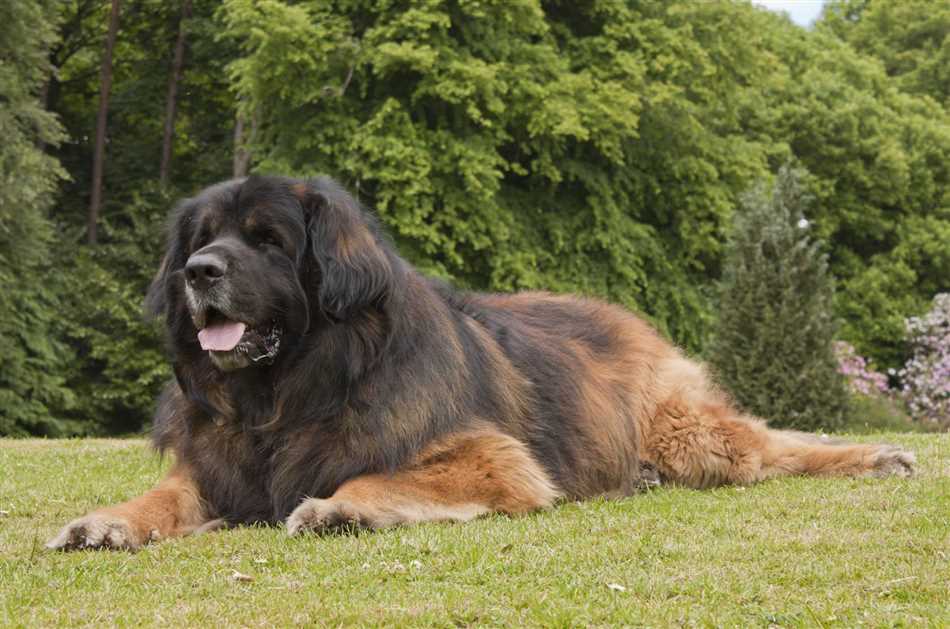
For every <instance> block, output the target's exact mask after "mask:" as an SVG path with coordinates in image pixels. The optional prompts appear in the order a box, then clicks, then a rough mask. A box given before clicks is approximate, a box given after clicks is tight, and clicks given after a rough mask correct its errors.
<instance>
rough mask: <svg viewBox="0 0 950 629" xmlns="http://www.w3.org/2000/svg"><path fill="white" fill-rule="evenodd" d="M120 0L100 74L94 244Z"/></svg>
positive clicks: (93, 197)
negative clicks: (113, 50)
mask: <svg viewBox="0 0 950 629" xmlns="http://www.w3.org/2000/svg"><path fill="white" fill-rule="evenodd" d="M119 4H120V0H112V11H111V12H110V14H109V34H108V35H107V36H106V43H105V50H104V51H103V53H102V69H101V71H100V73H99V114H98V116H97V117H96V148H95V151H94V152H93V156H92V186H91V188H92V191H91V193H90V195H89V226H88V228H87V230H86V233H87V238H88V240H89V244H90V245H94V244H96V240H97V235H96V230H97V228H98V223H99V208H100V206H101V205H102V170H103V166H104V161H105V150H106V122H107V120H108V115H109V91H110V89H111V87H112V49H113V48H114V47H115V37H116V32H117V31H118V30H119Z"/></svg>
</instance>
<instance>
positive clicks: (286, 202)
mask: <svg viewBox="0 0 950 629" xmlns="http://www.w3.org/2000/svg"><path fill="white" fill-rule="evenodd" d="M394 264H396V261H395V258H394V257H393V255H392V254H390V253H389V251H388V249H387V248H386V247H385V246H384V245H383V243H382V241H381V240H380V236H379V233H378V230H377V228H376V226H375V223H374V222H373V221H372V219H371V218H370V217H369V216H368V215H367V214H366V213H365V212H364V211H363V210H361V209H360V207H359V204H358V203H357V202H356V201H355V200H354V199H353V198H352V197H351V196H350V195H348V194H347V193H346V192H345V191H343V189H342V188H340V187H339V186H338V185H337V184H336V183H334V182H333V181H331V180H329V179H326V178H319V179H314V180H309V181H301V180H293V179H286V178H279V177H257V176H254V177H250V178H247V179H237V180H233V181H228V182H224V183H221V184H218V185H215V186H212V187H210V188H208V189H206V190H204V191H203V192H201V193H200V194H199V195H197V196H196V197H194V198H191V199H187V200H185V201H183V202H182V203H181V204H179V206H178V208H177V209H176V210H175V211H174V213H173V215H172V222H171V226H170V233H169V237H168V249H167V252H166V254H165V258H164V260H163V261H162V265H161V267H160V269H159V271H158V273H157V275H156V277H155V280H154V281H153V283H152V286H151V288H150V289H149V295H148V297H147V301H146V304H147V308H148V309H149V310H150V311H151V312H152V313H153V314H155V315H161V314H164V315H165V317H166V321H167V324H168V327H169V329H170V332H171V338H172V341H173V343H174V345H175V349H176V351H177V352H178V353H185V354H187V353H189V352H194V353H199V352H207V355H208V357H209V358H210V359H211V362H212V363H213V364H214V366H215V367H217V369H219V370H221V371H234V370H237V369H243V368H246V367H251V366H254V365H263V364H271V363H273V362H274V361H276V360H279V359H280V357H281V356H282V355H283V354H285V353H286V352H287V351H288V349H292V348H288V347H287V344H288V343H302V342H304V339H305V337H306V335H307V334H308V333H310V332H311V331H312V330H313V329H314V328H315V327H317V326H327V325H334V324H337V323H340V322H345V321H347V320H348V319H350V318H351V317H354V316H356V315H358V314H359V313H361V312H363V311H365V310H366V309H371V308H380V309H381V308H384V306H385V303H386V301H387V300H388V299H389V297H390V295H391V293H392V290H391V289H392V282H393V266H394Z"/></svg>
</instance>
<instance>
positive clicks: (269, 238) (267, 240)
mask: <svg viewBox="0 0 950 629" xmlns="http://www.w3.org/2000/svg"><path fill="white" fill-rule="evenodd" d="M254 240H255V241H257V245H258V246H260V247H263V246H264V245H270V246H272V247H280V246H281V242H280V238H278V237H277V235H276V234H274V233H273V232H262V233H259V234H257V235H256V236H255V238H254Z"/></svg>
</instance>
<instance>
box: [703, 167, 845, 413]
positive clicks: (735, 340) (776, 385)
mask: <svg viewBox="0 0 950 629" xmlns="http://www.w3.org/2000/svg"><path fill="white" fill-rule="evenodd" d="M803 174H804V173H803V171H796V170H793V169H791V168H789V167H788V166H786V167H783V168H782V169H781V171H780V172H779V174H778V177H777V178H776V181H775V184H774V186H773V187H772V188H771V190H770V189H768V188H767V186H766V185H765V184H764V183H761V182H760V183H759V184H758V185H757V186H756V187H754V188H753V189H752V190H751V191H749V192H748V193H746V194H745V195H744V196H743V197H742V199H741V201H740V207H739V209H738V212H737V213H736V215H735V218H734V223H733V231H732V235H731V238H730V243H729V251H728V254H727V257H726V262H725V266H724V268H723V279H722V281H721V283H720V286H719V291H720V292H719V296H720V300H719V302H720V303H719V318H718V322H717V326H716V329H715V336H714V339H713V342H712V345H711V349H710V354H709V359H710V363H711V364H712V365H713V366H714V367H715V368H716V371H717V372H718V375H719V379H720V382H721V383H722V385H723V386H724V387H725V389H726V390H727V391H729V392H730V393H731V394H732V395H733V397H734V398H735V400H736V402H738V404H739V405H740V406H741V407H742V408H743V409H744V410H746V411H748V412H751V413H754V414H756V415H759V416H761V417H764V418H767V419H768V420H769V422H770V424H772V425H774V426H784V427H789V428H798V429H807V430H814V429H818V428H824V429H834V428H836V427H837V426H840V424H841V421H842V415H843V412H844V410H845V407H846V402H847V397H846V392H845V388H844V384H843V382H842V380H841V376H840V374H838V373H837V369H836V366H837V365H836V362H835V358H834V353H833V349H832V341H833V340H834V335H835V322H834V319H833V317H832V314H831V312H832V310H831V309H832V298H833V294H834V286H833V280H832V277H831V275H830V274H829V272H828V262H827V258H826V256H825V255H824V254H823V253H822V252H821V247H820V243H819V242H817V241H816V240H815V239H813V238H811V236H810V235H809V231H810V229H809V228H810V224H809V222H808V221H807V220H806V219H805V217H804V213H803V211H804V209H805V208H806V206H807V204H808V202H809V198H808V195H807V193H806V192H805V190H804V188H803V186H802V181H801V180H802V177H803Z"/></svg>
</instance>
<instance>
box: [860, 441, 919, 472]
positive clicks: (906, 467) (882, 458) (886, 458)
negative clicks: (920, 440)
mask: <svg viewBox="0 0 950 629" xmlns="http://www.w3.org/2000/svg"><path fill="white" fill-rule="evenodd" d="M916 464H917V457H915V456H914V453H913V452H910V451H908V450H904V449H903V448H898V447H896V446H881V447H880V449H878V451H877V452H875V453H874V457H873V458H872V460H871V471H870V474H871V476H876V477H879V478H881V477H884V476H901V477H903V478H909V477H911V476H913V475H914V466H915V465H916Z"/></svg>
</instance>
